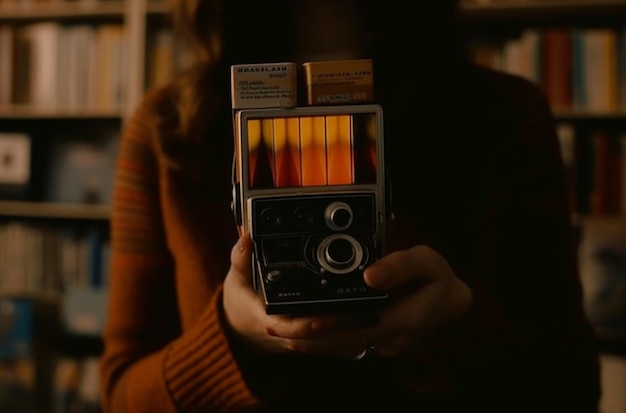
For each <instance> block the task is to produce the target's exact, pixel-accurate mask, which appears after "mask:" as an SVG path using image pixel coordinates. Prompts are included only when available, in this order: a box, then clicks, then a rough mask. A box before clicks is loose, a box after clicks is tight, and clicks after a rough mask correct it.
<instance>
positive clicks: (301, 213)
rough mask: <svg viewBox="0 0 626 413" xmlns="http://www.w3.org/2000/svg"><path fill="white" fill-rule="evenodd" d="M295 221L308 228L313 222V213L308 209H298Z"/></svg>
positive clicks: (294, 215)
mask: <svg viewBox="0 0 626 413" xmlns="http://www.w3.org/2000/svg"><path fill="white" fill-rule="evenodd" d="M293 220H294V221H295V223H296V224H298V225H300V226H306V225H309V224H311V223H312V222H313V212H312V211H311V209H310V208H307V207H298V208H296V210H295V211H294V212H293Z"/></svg>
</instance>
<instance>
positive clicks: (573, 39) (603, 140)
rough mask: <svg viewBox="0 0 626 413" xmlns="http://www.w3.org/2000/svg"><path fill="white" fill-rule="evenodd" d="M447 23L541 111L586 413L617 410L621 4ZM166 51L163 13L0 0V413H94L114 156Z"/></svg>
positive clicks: (100, 0) (519, 7)
mask: <svg viewBox="0 0 626 413" xmlns="http://www.w3.org/2000/svg"><path fill="white" fill-rule="evenodd" d="M410 10H411V11H408V12H418V10H419V3H417V4H416V5H415V6H413V7H411V9H410ZM461 19H462V23H463V24H464V29H465V31H466V34H467V36H468V37H467V39H468V46H469V48H468V53H469V57H470V58H471V59H473V60H474V61H476V62H478V63H479V64H482V65H486V66H490V67H494V68H498V69H501V70H504V71H507V72H511V73H515V74H517V75H519V76H523V77H526V78H528V79H530V80H531V81H533V82H535V83H536V84H538V85H539V86H540V87H541V88H542V89H543V90H544V92H545V93H546V95H547V97H548V98H549V100H550V102H551V104H552V106H553V109H554V113H555V116H556V118H557V120H558V132H559V138H560V140H561V148H562V154H563V162H564V165H565V166H566V171H567V178H568V183H569V185H570V190H571V191H570V193H571V205H572V210H573V211H574V213H573V215H572V222H573V224H574V227H575V229H576V233H577V234H578V236H579V237H578V238H579V253H580V254H579V261H580V267H581V281H582V283H583V287H584V293H585V297H584V298H585V309H586V311H587V313H588V315H589V317H590V318H591V320H592V321H593V323H594V326H595V328H596V331H597V336H598V346H599V349H600V351H601V361H602V386H603V397H602V402H601V406H600V407H601V413H626V0H482V1H480V0H475V1H462V5H461ZM176 43H177V42H176V39H175V37H174V36H173V34H172V31H171V26H170V21H169V18H168V15H167V4H166V2H165V1H164V0H0V411H1V412H2V413H13V412H37V413H70V412H71V413H83V412H84V413H87V412H89V413H91V412H94V413H95V412H100V407H99V399H98V356H99V354H100V352H101V351H102V342H101V340H100V334H101V332H102V327H103V324H104V322H105V309H106V298H107V285H108V276H109V270H108V260H109V258H108V257H109V214H110V209H109V206H110V201H111V191H112V188H111V187H112V179H113V168H114V164H115V157H116V152H117V145H118V142H119V138H120V132H121V130H122V129H123V127H124V124H125V122H126V119H127V117H128V115H129V114H130V112H131V111H132V109H133V108H134V107H135V106H136V105H137V103H138V101H139V99H140V98H141V96H142V95H143V93H144V92H145V91H146V90H148V89H150V88H153V87H157V86H159V85H162V84H163V83H165V82H167V81H168V79H170V78H171V76H172V75H173V73H174V70H175V68H176V67H178V66H180V65H181V64H182V62H183V61H184V51H183V49H182V48H181V47H180V45H177V44H176ZM425 58H428V57H425ZM537 288H541V286H537Z"/></svg>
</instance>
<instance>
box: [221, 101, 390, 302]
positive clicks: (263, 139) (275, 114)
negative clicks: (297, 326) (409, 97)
mask: <svg viewBox="0 0 626 413" xmlns="http://www.w3.org/2000/svg"><path fill="white" fill-rule="evenodd" d="M382 115H383V112H382V108H381V106H379V105H375V104H364V105H346V106H314V107H295V108H290V109H275V108H269V109H267V108H266V109H246V110H240V111H237V112H236V114H235V135H236V136H235V138H236V139H235V141H236V154H235V162H234V174H233V175H234V177H235V182H234V185H233V188H234V191H233V198H234V199H233V209H234V211H235V216H236V217H237V220H238V223H239V225H241V226H242V228H243V230H244V231H249V232H250V234H251V237H252V240H253V244H254V251H253V271H254V285H255V288H256V289H257V291H258V292H259V293H260V294H261V296H262V297H263V299H264V301H265V304H266V310H267V313H268V314H306V313H322V312H340V311H362V310H363V309H367V308H371V307H372V306H375V305H377V304H379V303H381V302H382V301H383V300H384V299H385V298H386V294H385V293H383V292H381V291H375V290H373V289H370V288H369V287H368V286H367V285H366V284H365V282H364V280H363V270H364V269H365V268H366V267H367V266H368V265H370V264H371V263H373V262H374V261H376V260H377V259H378V258H380V256H381V253H382V251H383V248H384V233H385V222H386V218H387V212H386V211H387V205H386V204H387V202H388V198H389V197H388V190H389V188H388V187H387V185H386V176H385V168H384V165H383V162H384V154H383V119H382Z"/></svg>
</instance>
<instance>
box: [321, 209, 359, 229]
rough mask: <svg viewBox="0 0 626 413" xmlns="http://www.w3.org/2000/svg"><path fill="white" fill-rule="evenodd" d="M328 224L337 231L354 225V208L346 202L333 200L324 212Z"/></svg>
mask: <svg viewBox="0 0 626 413" xmlns="http://www.w3.org/2000/svg"><path fill="white" fill-rule="evenodd" d="M324 217H325V218H326V224H327V225H328V227H329V228H330V229H333V230H335V231H344V230H346V229H348V228H350V225H352V218H353V215H352V208H350V205H348V204H346V203H345V202H333V203H332V204H330V205H328V206H327V207H326V211H325V212H324Z"/></svg>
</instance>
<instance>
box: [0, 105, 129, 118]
mask: <svg viewBox="0 0 626 413" xmlns="http://www.w3.org/2000/svg"><path fill="white" fill-rule="evenodd" d="M122 117H123V110H122V109H63V108H56V107H45V106H33V105H0V119H112V120H114V119H122Z"/></svg>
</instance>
